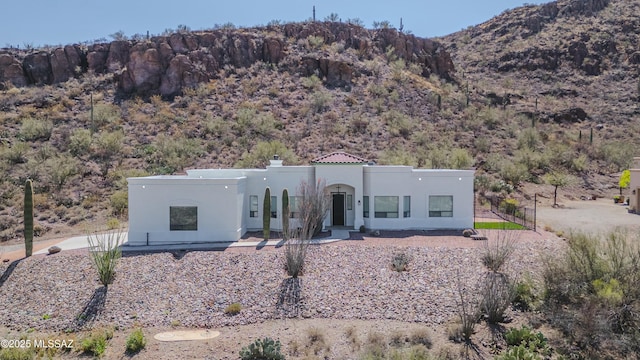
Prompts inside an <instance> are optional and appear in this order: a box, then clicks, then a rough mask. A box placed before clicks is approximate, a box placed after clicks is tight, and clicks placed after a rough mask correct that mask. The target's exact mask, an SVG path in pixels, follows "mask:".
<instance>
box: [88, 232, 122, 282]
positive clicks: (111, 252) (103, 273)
mask: <svg viewBox="0 0 640 360" xmlns="http://www.w3.org/2000/svg"><path fill="white" fill-rule="evenodd" d="M124 236H125V233H124V232H122V231H119V230H114V231H109V232H107V233H104V234H89V235H88V241H89V256H90V257H91V261H92V262H93V264H94V266H95V267H96V270H97V271H98V277H99V279H100V283H101V284H102V285H104V286H105V287H106V286H109V284H111V283H112V282H113V279H114V277H115V274H116V265H117V262H118V259H120V257H121V256H122V251H121V249H120V245H122V243H123V240H124Z"/></svg>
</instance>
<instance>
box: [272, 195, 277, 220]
mask: <svg viewBox="0 0 640 360" xmlns="http://www.w3.org/2000/svg"><path fill="white" fill-rule="evenodd" d="M271 217H272V218H274V219H275V218H277V217H278V197H277V196H272V197H271Z"/></svg>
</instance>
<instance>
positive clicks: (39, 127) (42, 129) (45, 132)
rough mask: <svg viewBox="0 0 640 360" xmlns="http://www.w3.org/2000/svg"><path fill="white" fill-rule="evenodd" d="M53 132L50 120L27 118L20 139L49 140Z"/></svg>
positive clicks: (23, 122)
mask: <svg viewBox="0 0 640 360" xmlns="http://www.w3.org/2000/svg"><path fill="white" fill-rule="evenodd" d="M52 130H53V123H52V122H51V121H50V120H45V119H34V118H26V119H24V120H23V121H22V125H21V126H20V137H21V138H22V139H24V140H25V141H35V140H49V138H50V137H51V131H52Z"/></svg>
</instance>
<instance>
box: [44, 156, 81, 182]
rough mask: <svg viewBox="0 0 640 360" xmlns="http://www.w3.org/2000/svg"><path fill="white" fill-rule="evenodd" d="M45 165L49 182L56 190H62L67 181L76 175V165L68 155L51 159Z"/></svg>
mask: <svg viewBox="0 0 640 360" xmlns="http://www.w3.org/2000/svg"><path fill="white" fill-rule="evenodd" d="M45 164H46V168H47V172H48V175H49V180H50V181H51V184H52V185H53V186H54V187H55V188H56V190H60V189H62V187H63V186H64V184H65V183H66V182H67V180H69V178H71V177H72V176H74V175H75V174H77V173H78V164H77V163H76V161H75V159H73V158H71V157H69V156H68V155H61V156H57V157H52V158H50V159H48V160H47V161H46V163H45Z"/></svg>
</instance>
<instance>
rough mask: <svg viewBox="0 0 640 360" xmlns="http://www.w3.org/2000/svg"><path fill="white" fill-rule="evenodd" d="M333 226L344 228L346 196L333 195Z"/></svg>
mask: <svg viewBox="0 0 640 360" xmlns="http://www.w3.org/2000/svg"><path fill="white" fill-rule="evenodd" d="M332 213H333V216H332V219H331V225H333V226H344V194H333V212H332Z"/></svg>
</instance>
